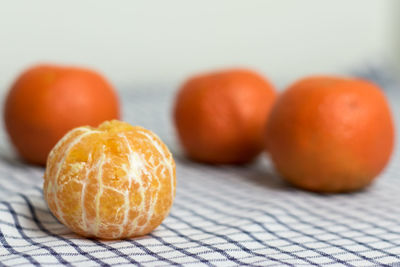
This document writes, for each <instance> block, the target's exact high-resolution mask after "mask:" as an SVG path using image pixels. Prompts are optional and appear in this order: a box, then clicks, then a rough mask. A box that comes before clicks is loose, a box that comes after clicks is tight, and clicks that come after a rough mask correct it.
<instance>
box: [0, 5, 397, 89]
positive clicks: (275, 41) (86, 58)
mask: <svg viewBox="0 0 400 267" xmlns="http://www.w3.org/2000/svg"><path fill="white" fill-rule="evenodd" d="M397 3H398V2H396V0H330V1H321V0H302V1H296V0H279V1H267V0H253V1H246V0H243V1H234V0H223V1H222V0H220V1H216V0H202V1H189V0H182V1H178V0H170V1H133V0H125V1H124V0H121V1H100V0H93V1H54V0H45V1H44V0H40V1H39V0H38V1H29V0H27V1H22V0H13V1H11V0H10V1H7V2H6V1H4V2H2V5H1V7H0V92H1V91H3V90H5V89H6V88H7V87H8V86H9V85H10V83H11V82H12V80H13V79H14V78H15V76H16V75H17V74H18V73H19V72H20V71H21V70H22V69H23V68H25V67H27V66H29V65H31V64H34V63H37V62H58V63H68V64H78V65H79V64H81V65H85V66H89V67H93V68H95V69H97V70H99V71H101V72H103V73H104V74H106V76H107V77H108V78H109V79H110V80H111V81H112V82H113V83H114V84H115V85H117V87H118V88H119V89H122V88H125V89H126V88H129V89H132V90H133V89H134V88H135V85H141V84H159V83H163V82H165V83H169V84H171V83H173V84H175V83H180V82H181V81H182V79H184V78H185V77H186V76H187V75H189V74H191V73H193V72H197V71H202V70H206V69H212V68H220V67H224V66H231V65H239V66H249V67H253V68H255V69H258V70H259V71H261V72H262V73H264V74H266V75H268V76H269V77H270V78H271V80H273V81H274V82H278V81H279V83H280V84H285V83H287V82H291V81H293V79H296V78H298V77H299V76H302V75H307V74H312V73H332V72H333V73H344V72H346V71H348V70H351V69H353V68H356V67H357V66H360V65H362V64H368V63H373V62H384V61H386V60H387V59H391V58H393V57H394V56H393V51H394V50H396V49H395V48H394V47H395V45H394V43H395V41H394V40H395V37H394V33H395V28H394V22H393V21H394V20H395V19H394V17H395V16H396V14H395V11H397V10H399V5H397ZM396 6H397V9H396V8H395V7H396ZM397 16H399V14H397ZM397 30H398V31H399V35H400V29H397ZM398 50H400V46H399V49H398ZM399 55H400V53H399ZM399 59H400V57H399ZM399 61H400V60H399Z"/></svg>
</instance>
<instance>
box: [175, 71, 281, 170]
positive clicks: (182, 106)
mask: <svg viewBox="0 0 400 267" xmlns="http://www.w3.org/2000/svg"><path fill="white" fill-rule="evenodd" d="M275 97H276V92H275V89H274V88H273V86H272V85H271V84H270V83H269V82H268V81H267V80H266V79H265V78H263V77H262V76H261V75H259V74H257V73H255V72H254V71H250V70H246V69H231V70H224V71H216V72H212V73H206V74H201V75H198V76H195V77H192V78H190V79H189V80H187V81H186V82H185V83H184V84H183V86H182V87H181V88H180V90H179V92H178V94H177V97H176V101H175V106H174V114H173V115H174V120H175V125H176V129H177V133H178V136H179V140H180V142H181V144H182V146H183V148H184V150H185V152H186V154H187V155H188V156H189V157H190V158H192V159H194V160H198V161H202V162H206V163H213V164H237V163H246V162H249V161H251V160H252V159H254V158H255V157H256V156H257V155H258V154H259V153H260V152H261V151H262V150H263V148H264V144H265V138H264V134H265V124H266V122H267V119H268V114H269V111H270V108H271V106H272V103H273V102H274V100H275Z"/></svg>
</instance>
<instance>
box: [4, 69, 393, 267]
mask: <svg viewBox="0 0 400 267" xmlns="http://www.w3.org/2000/svg"><path fill="white" fill-rule="evenodd" d="M379 77H380V76H379V75H378V76H377V75H371V78H372V79H378V78H379ZM377 82H380V83H381V84H382V85H383V86H384V88H385V90H386V93H387V95H388V97H389V99H390V101H391V104H392V110H393V113H394V115H395V117H396V121H397V125H400V124H399V123H398V122H399V115H400V112H399V111H400V108H399V107H398V106H400V105H399V104H400V97H399V96H400V94H399V93H398V92H397V90H398V87H397V86H396V84H395V83H393V82H388V81H386V80H378V81H377ZM133 89H134V88H132V90H131V91H129V90H128V91H125V92H124V93H123V94H122V103H123V107H124V114H123V116H124V119H125V120H126V121H128V122H130V123H132V124H135V125H142V126H144V127H146V128H149V129H151V130H153V131H154V132H156V133H157V134H158V135H159V136H160V137H161V138H162V139H163V140H164V141H165V142H166V143H167V144H168V146H169V147H170V148H171V150H172V152H173V154H174V157H175V159H176V163H177V194H176V199H175V202H174V206H173V208H172V210H171V213H170V215H169V217H168V218H167V219H166V220H165V221H164V222H163V223H162V225H160V226H159V227H158V228H157V229H156V230H155V231H154V232H153V233H151V234H149V235H147V236H145V237H141V238H136V239H130V240H123V241H97V240H90V239H85V238H82V237H79V236H77V235H75V234H73V233H72V232H71V231H69V230H68V229H67V228H66V227H64V226H63V225H62V224H60V223H59V222H58V221H57V220H56V219H55V218H54V217H53V216H52V215H51V213H50V212H49V210H48V208H47V205H46V203H45V201H44V199H43V195H42V183H43V178H42V176H43V172H44V169H42V168H39V167H34V166H29V165H25V164H23V163H21V162H20V161H19V160H18V159H16V157H15V156H14V154H13V153H12V151H11V150H10V147H9V145H8V143H7V139H6V136H5V133H4V130H3V129H1V130H2V131H1V136H0V149H1V150H0V243H1V245H0V265H6V266H14V265H18V266H20V265H59V264H64V265H68V264H71V265H75V266H80V265H82V266H99V265H102V266H103V265H104V266H106V265H131V264H136V265H147V266H170V265H195V266H198V265H217V266H236V265H251V266H285V265H289V266H293V265H295V266H301V265H305V266H310V265H317V266H319V265H329V266H378V265H379V266H384V265H388V266H389V265H390V266H393V265H396V263H400V180H399V178H400V177H399V174H400V156H399V153H398V149H396V150H395V153H394V155H393V157H392V160H391V162H390V164H389V166H388V167H387V168H386V170H385V171H384V173H382V175H381V176H380V177H379V179H378V180H377V181H376V182H375V183H374V184H373V185H372V186H370V187H369V188H367V189H366V190H364V191H362V192H357V193H352V194H339V195H321V194H314V193H309V192H305V191H301V190H297V189H294V188H292V187H290V186H289V185H287V184H286V183H284V182H283V181H282V180H281V179H280V178H279V177H278V175H276V173H275V172H274V170H273V167H272V166H271V164H270V162H269V160H268V158H267V156H266V155H262V156H260V158H259V160H257V161H256V162H254V163H252V164H250V165H247V166H242V167H232V166H220V167H216V166H208V165H202V164H197V163H194V162H190V161H188V160H187V159H185V157H184V156H182V153H181V152H180V150H179V146H178V145H177V141H176V137H175V135H174V130H173V126H172V122H171V112H170V111H171V104H172V100H173V97H174V94H173V93H171V92H172V90H170V88H166V87H165V88H164V87H163V86H154V87H148V88H146V87H142V88H141V89H139V90H138V89H137V88H136V89H135V90H133Z"/></svg>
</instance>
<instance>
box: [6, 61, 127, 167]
mask: <svg viewBox="0 0 400 267" xmlns="http://www.w3.org/2000/svg"><path fill="white" fill-rule="evenodd" d="M117 118H119V104H118V99H117V95H116V92H115V91H114V89H113V88H112V86H111V85H110V84H109V83H108V82H107V81H106V80H105V79H104V77H102V76H101V75H100V74H98V73H96V72H94V71H92V70H88V69H82V68H75V67H61V66H55V65H39V66H34V67H32V68H30V69H28V70H26V71H25V72H24V73H22V74H21V75H20V76H19V77H18V78H17V80H16V81H15V83H14V84H13V86H12V87H11V89H10V91H9V92H8V95H7V98H6V100H5V111H4V119H5V125H6V129H7V132H8V134H9V137H10V139H11V141H12V143H13V144H14V146H15V148H16V150H17V152H18V154H19V155H20V156H21V157H22V158H23V159H25V160H26V161H28V162H30V163H35V164H42V165H44V164H45V163H46V158H47V155H48V153H49V152H50V150H51V149H52V147H53V146H54V145H55V144H56V143H57V141H58V140H59V139H60V138H61V137H62V136H63V135H64V134H65V133H66V132H68V131H69V130H71V129H72V128H75V127H78V126H81V125H91V126H97V125H99V124H100V123H101V122H103V121H105V120H111V119H117Z"/></svg>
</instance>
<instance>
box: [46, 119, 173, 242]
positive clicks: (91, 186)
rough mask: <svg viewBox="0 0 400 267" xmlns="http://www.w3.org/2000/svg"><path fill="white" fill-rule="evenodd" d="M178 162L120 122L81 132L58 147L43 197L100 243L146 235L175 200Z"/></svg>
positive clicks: (151, 137)
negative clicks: (98, 239) (99, 240)
mask: <svg viewBox="0 0 400 267" xmlns="http://www.w3.org/2000/svg"><path fill="white" fill-rule="evenodd" d="M175 176H176V174H175V162H174V160H173V158H172V155H171V153H170V152H169V150H168V148H167V147H166V146H165V145H164V143H163V142H162V141H161V140H160V139H159V138H158V137H157V136H156V135H155V134H154V133H152V132H151V131H149V130H146V129H144V128H141V127H138V126H135V127H133V126H131V125H129V124H128V123H124V122H120V121H115V120H114V121H107V122H104V123H103V124H101V125H100V126H99V127H98V128H91V127H78V128H75V129H73V130H71V131H70V132H68V133H67V134H66V135H65V136H64V137H63V138H62V139H61V140H60V141H59V142H58V143H57V145H56V146H55V147H54V149H53V150H52V151H51V153H50V155H49V160H48V164H47V168H46V172H45V175H44V185H43V193H44V197H45V199H46V201H47V204H48V205H49V208H50V210H51V212H52V213H53V214H54V215H55V216H56V217H57V219H58V220H59V221H60V222H62V223H64V224H65V225H66V226H68V227H69V228H70V229H71V230H73V231H74V232H75V233H78V234H81V235H84V236H87V237H97V238H102V239H121V238H129V237H135V236H141V235H145V234H147V233H149V232H151V231H152V230H153V229H154V228H156V227H157V226H158V225H160V224H161V222H162V221H163V220H164V218H165V217H166V216H167V215H168V212H169V210H170V208H171V206H172V203H173V200H174V197H175V184H176V181H175V179H176V178H175Z"/></svg>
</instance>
